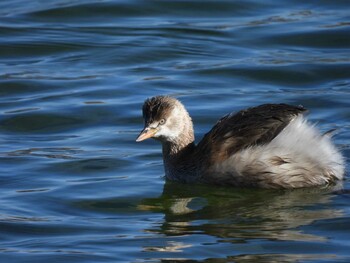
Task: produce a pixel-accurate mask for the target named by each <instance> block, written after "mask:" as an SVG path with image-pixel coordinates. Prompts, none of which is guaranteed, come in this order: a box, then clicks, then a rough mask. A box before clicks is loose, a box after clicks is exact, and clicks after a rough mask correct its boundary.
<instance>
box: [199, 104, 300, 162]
mask: <svg viewBox="0 0 350 263" xmlns="http://www.w3.org/2000/svg"><path fill="white" fill-rule="evenodd" d="M305 111H306V109H305V108H303V107H302V106H291V105H287V104H264V105H260V106H257V107H253V108H249V109H246V110H241V111H239V112H237V113H231V114H228V115H226V116H224V117H222V118H221V119H220V120H219V121H218V122H217V123H216V124H215V126H214V127H213V128H212V129H211V130H210V131H209V132H208V133H207V134H205V135H204V137H203V139H202V140H201V141H200V142H199V144H198V146H197V147H196V148H197V152H198V153H200V155H201V156H204V160H203V159H202V160H203V161H206V162H208V163H207V165H210V164H212V163H216V162H219V161H224V160H226V159H227V158H228V157H230V156H231V155H233V154H234V153H236V152H238V151H240V150H243V149H245V148H247V147H250V146H254V145H263V144H266V143H269V142H270V141H272V140H273V139H274V138H275V137H276V136H277V135H278V134H279V133H280V132H281V131H282V130H283V129H284V128H285V127H286V126H287V125H288V124H289V123H290V121H291V120H293V119H294V118H295V117H296V116H298V115H300V114H302V113H303V112H305Z"/></svg>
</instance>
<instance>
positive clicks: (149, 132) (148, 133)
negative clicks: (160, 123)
mask: <svg viewBox="0 0 350 263" xmlns="http://www.w3.org/2000/svg"><path fill="white" fill-rule="evenodd" d="M157 131H158V129H157V128H149V127H146V128H144V129H143V130H142V132H141V133H140V135H139V137H137V139H136V141H137V142H141V141H144V140H146V139H148V138H151V137H153V135H155V134H156V133H157Z"/></svg>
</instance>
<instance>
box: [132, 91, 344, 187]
mask: <svg viewBox="0 0 350 263" xmlns="http://www.w3.org/2000/svg"><path fill="white" fill-rule="evenodd" d="M305 111H306V109H305V108H303V107H301V106H291V105H287V104H264V105H260V106H257V107H253V108H249V109H246V110H241V111H239V112H237V113H231V114H228V115H226V116H224V117H222V118H221V119H220V120H219V121H218V122H217V123H216V124H215V126H214V127H213V128H212V129H211V130H210V131H209V132H208V133H207V134H206V135H205V136H204V137H203V139H202V140H201V141H200V142H199V143H198V145H195V142H194V132H193V125H192V120H191V117H190V116H189V114H188V112H187V110H186V109H185V107H184V106H183V104H182V103H181V102H180V101H178V100H177V99H175V98H172V97H168V96H156V97H153V98H150V99H147V100H146V101H145V103H144V105H143V118H144V121H145V128H144V129H143V130H142V132H141V134H140V135H139V137H138V138H137V140H136V141H138V142H139V141H143V140H146V139H148V138H154V139H157V140H159V141H160V142H161V143H162V148H163V160H164V168H165V175H166V177H167V178H168V179H170V180H176V181H180V182H186V183H194V182H200V183H209V184H218V185H232V186H243V187H262V188H300V187H310V186H318V185H326V184H331V183H334V182H335V181H337V180H341V179H343V174H344V160H343V157H342V155H341V154H340V153H339V151H338V150H337V149H336V147H335V146H334V145H333V144H332V142H331V139H330V134H329V133H326V134H323V135H322V134H321V133H320V132H319V131H318V130H317V129H316V128H315V127H314V126H312V125H310V124H309V123H308V122H307V121H306V120H305V119H304V117H303V113H304V112H305Z"/></svg>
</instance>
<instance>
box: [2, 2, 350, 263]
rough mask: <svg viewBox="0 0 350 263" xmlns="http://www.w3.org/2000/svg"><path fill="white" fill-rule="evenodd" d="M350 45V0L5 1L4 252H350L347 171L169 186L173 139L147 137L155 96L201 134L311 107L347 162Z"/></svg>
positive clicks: (75, 255)
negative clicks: (174, 104)
mask: <svg viewBox="0 0 350 263" xmlns="http://www.w3.org/2000/svg"><path fill="white" fill-rule="evenodd" d="M349 51H350V16H349V2H348V1H299V0H293V1H292V0H291V1H257V0H255V1H253V0H252V1H228V0H219V1H196V0H192V1H166V0H164V1H161V0H149V1H142V0H138V1H137V0H128V1H127V0H125V1H122V0H120V1H118V0H115V1H97V0H95V1H93V0H91V1H83V0H70V1H69V0H53V1H40V0H33V1H24V0H11V1H10V0H5V1H1V2H0V67H1V71H0V114H1V115H0V162H1V163H0V168H1V169H0V187H1V191H0V204H1V205H0V261H1V262H63V261H64V262H118V261H124V262H159V261H165V262H167V261H176V260H177V261H181V262H182V261H186V260H192V261H191V262H195V261H205V262H250V261H255V262H271V261H274V262H295V261H298V262H306V261H314V262H319V261H322V262H348V261H350V241H349V240H350V227H349V226H350V194H349V189H350V183H349V180H348V179H347V180H346V181H345V182H344V185H343V186H339V187H337V188H336V189H334V188H327V189H301V190H294V191H272V190H256V189H254V190H253V189H238V188H219V187H208V186H187V185H181V184H174V183H168V182H165V180H164V178H163V176H164V173H163V166H162V159H161V149H160V145H158V143H156V142H154V141H146V142H144V143H142V144H136V143H135V138H136V136H137V134H138V132H139V131H140V129H141V128H142V119H141V112H140V107H141V105H142V102H143V100H144V99H145V98H147V97H149V96H153V95H156V94H170V95H174V96H176V97H178V98H180V99H181V100H182V101H183V103H184V104H185V105H186V106H187V108H188V110H189V111H190V113H191V115H192V117H193V120H194V122H195V128H196V138H197V139H198V140H199V139H200V138H201V136H202V135H203V134H204V133H205V132H206V131H208V130H209V129H210V127H211V126H212V125H213V124H214V123H215V121H216V120H217V119H218V118H219V117H220V116H222V115H223V114H225V113H227V112H230V111H235V110H239V109H242V108H244V107H249V106H252V105H256V104H261V103H268V102H270V103H276V102H285V103H291V104H296V105H298V104H302V105H304V106H305V107H307V108H309V109H310V115H309V117H310V119H311V120H312V121H314V122H316V123H317V124H318V126H319V127H320V129H321V130H323V131H326V130H327V129H330V128H338V134H337V135H336V137H335V143H336V144H337V145H338V146H339V148H341V150H342V151H343V153H344V155H345V156H346V157H349V156H350V143H349V139H350V120H349V119H350V107H349V101H350V52H349ZM341 187H343V190H339V189H341Z"/></svg>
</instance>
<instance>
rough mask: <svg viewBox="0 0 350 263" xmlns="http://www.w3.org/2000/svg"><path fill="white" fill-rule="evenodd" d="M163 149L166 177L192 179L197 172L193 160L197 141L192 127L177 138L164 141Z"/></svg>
mask: <svg viewBox="0 0 350 263" xmlns="http://www.w3.org/2000/svg"><path fill="white" fill-rule="evenodd" d="M162 149H163V161H164V168H165V175H166V177H167V178H169V179H171V180H177V181H190V178H191V177H192V176H193V174H194V172H195V162H194V160H193V153H194V150H195V143H194V134H193V129H192V127H191V129H190V130H188V131H187V132H186V133H183V134H181V136H178V137H177V139H175V140H172V141H166V142H163V143H162ZM191 175H192V176H191Z"/></svg>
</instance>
